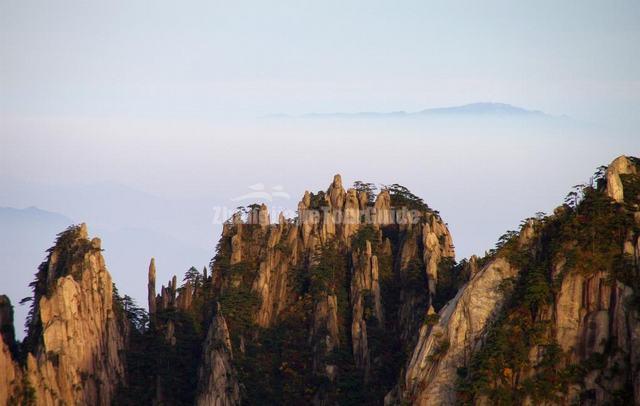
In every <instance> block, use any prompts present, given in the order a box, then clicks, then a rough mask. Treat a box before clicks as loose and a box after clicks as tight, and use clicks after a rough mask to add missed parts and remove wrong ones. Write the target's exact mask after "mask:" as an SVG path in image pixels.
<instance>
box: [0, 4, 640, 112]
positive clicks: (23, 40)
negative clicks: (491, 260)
mask: <svg viewBox="0 0 640 406" xmlns="http://www.w3.org/2000/svg"><path fill="white" fill-rule="evenodd" d="M0 41H1V42H0V91H1V94H0V96H1V98H0V114H3V115H6V114H12V115H14V114H15V115H30V116H31V115H36V116H40V115H70V116H78V115H82V116H84V115H89V116H94V115H97V116H104V115H108V116H125V117H142V116H152V117H157V116H172V117H180V116H187V117H194V116H197V117H206V118H212V117H223V116H229V115H234V116H238V115H240V116H242V115H249V116H252V115H261V114H269V113H278V112H288V113H300V112H310V111H323V112H326V111H360V110H402V109H405V110H418V109H422V108H425V107H433V106H443V105H450V104H462V103H467V102H474V101H501V102H506V103H511V104H516V105H522V106H525V107H529V108H534V109H540V110H545V111H547V112H550V113H553V114H568V115H571V116H572V117H574V118H579V119H585V120H590V121H591V120H597V121H602V120H611V121H613V120H615V121H616V122H617V123H618V124H622V125H626V124H628V123H629V122H630V121H631V120H634V117H635V122H636V123H637V122H638V120H640V119H638V118H637V117H640V58H639V55H638V53H639V52H640V46H638V44H640V2H638V1H636V0H628V1H626V0H622V1H620V0H614V1H592V0H588V1H557V0H554V1H546V0H545V1H539V0H538V1H517V2H515V1H508V0H505V1H475V0H470V1H449V0H448V1H425V0H416V1H384V2H383V1H374V0H363V1H344V0H340V1H332V0H325V1H313V2H311V1H299V0H297V1H244V0H234V1H211V0H208V1H180V2H176V1H163V0H154V1H135V0H126V1H119V0H109V1H68V0H60V1H32V0H21V1H10V0H0Z"/></svg>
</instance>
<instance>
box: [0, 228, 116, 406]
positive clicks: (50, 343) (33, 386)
mask: <svg viewBox="0 0 640 406" xmlns="http://www.w3.org/2000/svg"><path fill="white" fill-rule="evenodd" d="M33 286H34V296H33V298H32V301H33V305H32V311H31V313H30V316H29V317H30V319H29V324H28V326H27V327H28V335H27V337H26V339H25V342H24V344H25V345H24V348H23V351H24V357H25V361H24V365H23V367H22V368H20V369H19V370H16V369H15V368H14V371H16V372H14V373H13V374H12V373H11V367H10V366H9V367H8V368H7V367H5V368H7V369H4V368H3V370H6V371H9V373H8V374H7V375H5V377H6V378H3V379H10V377H11V376H12V375H13V387H14V388H15V390H14V392H15V393H14V396H15V399H16V400H17V401H20V402H22V403H29V402H35V403H37V404H38V405H59V404H69V405H72V404H93V405H110V404H111V402H112V399H113V395H114V393H115V391H116V389H117V387H118V386H119V385H120V384H121V383H122V382H123V379H124V375H125V370H124V360H123V358H122V356H123V353H124V349H125V344H126V336H127V326H126V323H124V321H123V319H121V318H120V317H119V315H118V314H117V310H116V309H115V308H114V294H113V283H112V280H111V276H110V275H109V273H108V272H107V269H106V266H105V264H104V259H103V257H102V254H101V243H100V240H99V239H98V238H94V239H92V240H90V239H89V238H88V234H87V228H86V226H85V225H84V224H83V225H81V226H77V227H72V228H70V229H68V230H67V231H65V232H64V233H62V234H60V236H59V237H58V240H57V242H56V245H55V246H54V247H53V248H51V249H50V250H49V256H48V258H47V260H46V261H45V262H44V263H43V264H42V265H40V268H39V270H38V273H37V274H36V280H35V281H34V283H33ZM2 352H4V351H2ZM3 358H4V361H3V360H2V359H3ZM0 363H4V364H5V365H6V364H7V361H6V357H5V356H0ZM14 365H15V361H14ZM20 375H23V376H24V379H22V380H21V381H20V382H18V381H17V380H18V378H19V377H20ZM5 388H6V387H5ZM0 393H2V392H0ZM0 403H1V402H0Z"/></svg>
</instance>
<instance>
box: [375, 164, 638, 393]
mask: <svg viewBox="0 0 640 406" xmlns="http://www.w3.org/2000/svg"><path fill="white" fill-rule="evenodd" d="M638 163H639V161H638V160H637V159H635V158H628V157H619V158H617V159H616V160H614V161H613V162H612V164H611V165H610V166H609V168H608V169H607V170H606V171H605V172H604V177H600V178H598V177H597V176H596V178H595V179H594V183H593V184H592V185H589V186H586V187H585V188H584V189H583V190H582V191H581V194H582V196H581V200H579V201H575V202H574V205H573V206H569V205H565V206H562V207H560V208H558V209H556V212H555V213H554V214H553V215H552V216H547V217H541V218H538V219H530V220H528V221H526V222H524V223H523V226H522V228H521V230H520V232H519V233H511V234H506V235H505V236H503V238H501V243H500V244H499V246H498V249H497V250H495V251H493V252H491V253H490V254H488V256H487V257H485V258H484V259H482V262H484V263H485V265H484V266H483V267H481V268H480V270H478V271H472V273H471V278H470V281H469V282H468V283H467V284H465V285H464V286H463V287H462V288H461V289H460V291H459V292H458V294H457V295H456V296H455V298H453V299H452V300H451V301H450V302H449V303H448V304H447V305H446V306H445V307H444V308H443V309H442V310H441V311H440V312H439V314H438V315H437V316H436V318H437V322H435V323H433V324H432V325H425V326H423V327H422V329H421V331H420V336H419V339H418V344H417V345H416V347H415V349H414V352H413V356H412V357H411V360H410V362H409V363H408V364H407V370H406V372H404V373H403V374H402V375H401V377H400V382H399V384H398V386H397V387H396V388H395V389H394V390H393V391H392V392H390V393H389V394H388V395H387V397H386V403H388V404H396V403H399V402H408V403H412V404H421V405H439V404H443V405H450V404H456V403H470V404H567V405H568V404H584V405H601V404H640V387H639V386H638V382H639V379H638V374H639V371H640V370H639V368H638V366H639V365H640V362H639V361H640V360H639V358H638V356H639V352H640V351H639V350H638V348H640V347H639V345H640V341H639V337H640V317H639V310H640V308H639V307H638V300H637V298H638V297H639V296H638V293H639V292H640V289H639V288H640V255H639V254H640V248H639V246H638V244H639V242H640V240H639V236H640V212H639V209H640V178H639V177H638V176H637V173H638V169H639V167H638ZM625 189H626V190H625ZM572 200H573V199H569V201H572Z"/></svg>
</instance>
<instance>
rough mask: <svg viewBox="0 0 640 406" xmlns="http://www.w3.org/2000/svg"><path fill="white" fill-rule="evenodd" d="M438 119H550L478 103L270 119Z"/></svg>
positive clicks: (508, 106)
mask: <svg viewBox="0 0 640 406" xmlns="http://www.w3.org/2000/svg"><path fill="white" fill-rule="evenodd" d="M427 116H430V117H438V116H491V117H507V116H508V117H514V116H517V117H539V118H544V117H548V118H552V117H555V116H552V115H550V114H547V113H544V112H542V111H540V110H529V109H525V108H523V107H519V106H514V105H511V104H507V103H492V102H478V103H469V104H463V105H459V106H449V107H435V108H428V109H424V110H420V111H414V112H407V111H403V110H400V111H391V112H375V111H363V112H357V113H342V112H336V113H307V114H302V115H300V116H292V115H288V114H274V115H271V116H269V117H271V118H296V117H297V118H404V117H427Z"/></svg>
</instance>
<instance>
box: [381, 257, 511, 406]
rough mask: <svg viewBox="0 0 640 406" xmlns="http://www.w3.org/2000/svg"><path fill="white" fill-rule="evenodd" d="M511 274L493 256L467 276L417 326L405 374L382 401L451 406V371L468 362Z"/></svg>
mask: <svg viewBox="0 0 640 406" xmlns="http://www.w3.org/2000/svg"><path fill="white" fill-rule="evenodd" d="M517 273H518V270H517V269H515V268H514V267H512V266H511V265H510V264H509V263H508V262H507V261H506V260H505V259H503V258H497V259H495V260H493V261H491V262H490V263H488V264H487V265H486V266H485V267H484V268H483V269H481V270H480V271H478V272H477V273H476V274H475V275H473V277H472V278H471V280H470V281H469V283H468V284H467V285H465V286H464V287H463V288H462V289H461V290H460V291H459V292H458V294H457V295H456V296H455V297H454V298H453V299H452V300H451V301H450V302H449V303H447V305H446V306H445V307H444V308H443V309H442V310H441V311H440V313H439V321H438V323H437V324H435V325H433V326H430V325H424V326H422V327H421V329H420V333H419V338H418V344H417V345H416V347H415V350H414V351H413V355H412V356H411V360H410V361H409V363H408V366H407V370H406V372H405V373H404V375H403V376H401V380H400V384H399V386H398V388H396V390H395V392H392V393H390V394H389V395H388V396H387V398H386V399H385V403H387V404H395V403H397V402H399V401H400V400H404V401H409V402H411V403H413V404H420V405H441V404H442V405H450V404H454V403H455V382H456V370H457V368H459V367H461V366H464V365H466V364H467V363H468V362H469V355H470V354H471V353H472V352H473V350H474V348H475V347H476V345H478V343H479V341H480V340H481V339H482V335H483V333H484V332H485V327H486V325H487V323H488V322H489V321H490V320H491V318H492V317H495V315H496V313H497V311H498V310H499V309H500V306H501V304H502V302H503V301H504V295H503V294H502V292H501V291H500V289H498V288H499V286H500V285H501V284H502V283H503V281H505V280H506V279H507V278H512V277H514V276H516V275H517Z"/></svg>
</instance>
